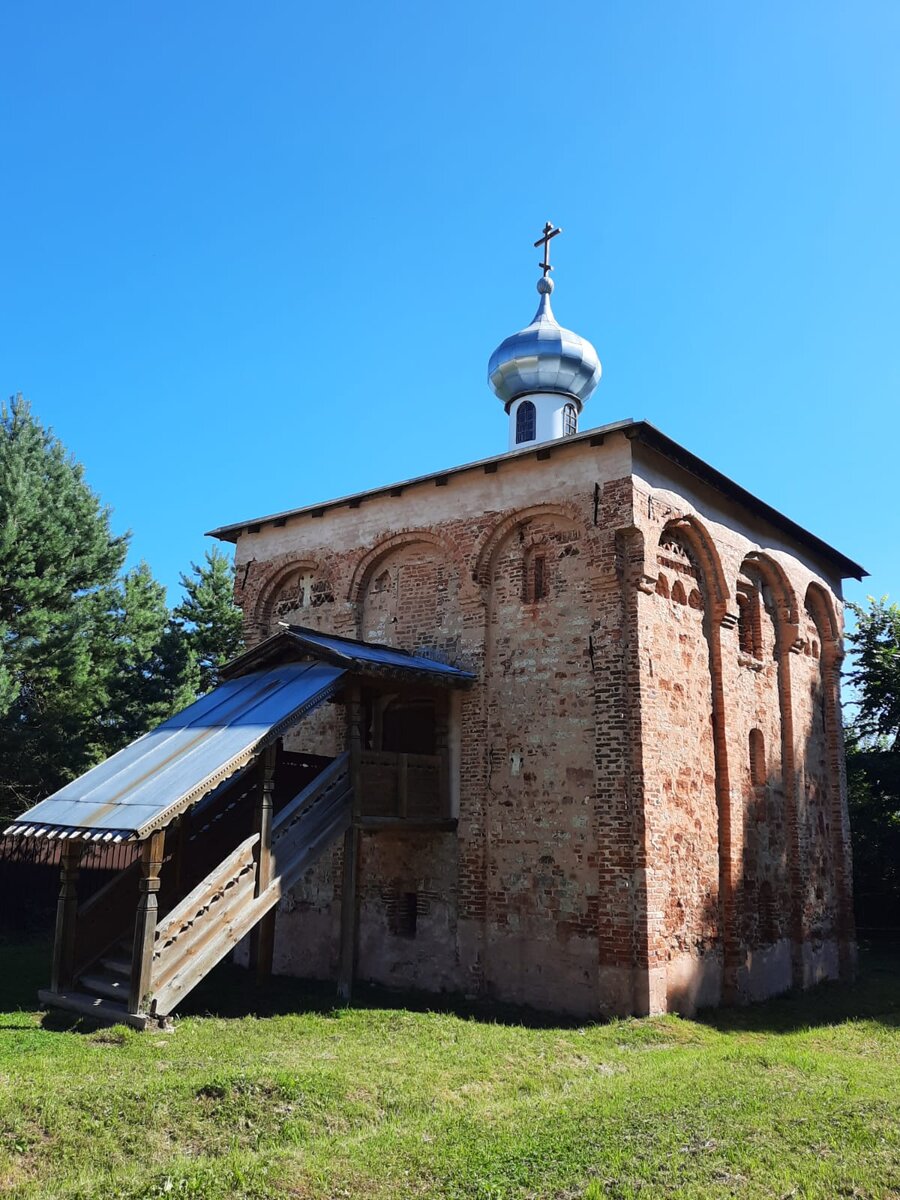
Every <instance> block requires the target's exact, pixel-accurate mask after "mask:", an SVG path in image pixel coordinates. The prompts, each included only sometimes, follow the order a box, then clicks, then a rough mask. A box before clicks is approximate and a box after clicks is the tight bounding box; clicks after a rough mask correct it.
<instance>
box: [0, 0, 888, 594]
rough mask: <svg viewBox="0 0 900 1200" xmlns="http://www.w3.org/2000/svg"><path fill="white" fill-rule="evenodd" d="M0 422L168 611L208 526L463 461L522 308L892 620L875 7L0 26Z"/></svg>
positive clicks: (317, 14) (103, 14)
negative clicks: (842, 570)
mask: <svg viewBox="0 0 900 1200" xmlns="http://www.w3.org/2000/svg"><path fill="white" fill-rule="evenodd" d="M0 45H2V46H3V48H4V55H3V65H4V72H3V73H4V81H3V99H2V101H0V162H2V164H3V187H2V198H0V220H2V230H3V233H4V237H3V247H4V249H3V270H2V277H3V287H2V291H0V388H2V394H6V395H8V394H11V393H13V392H16V391H21V392H24V393H25V394H26V395H27V396H28V397H29V398H30V399H31V401H32V404H33V407H34V409H35V412H36V413H37V415H38V416H39V418H40V419H41V420H42V421H44V422H45V423H47V424H50V425H52V426H53V427H54V429H55V431H56V432H57V434H58V435H59V436H60V438H61V439H62V440H63V441H64V442H65V444H66V445H67V446H68V447H69V449H70V450H71V451H72V452H73V453H74V454H75V455H76V457H77V458H78V459H80V460H81V461H82V462H83V463H84V464H85V467H86V470H87V475H88V478H89V480H90V482H91V484H92V485H93V486H94V488H95V489H96V490H97V491H99V492H100V494H101V495H102V497H103V498H104V500H105V501H107V502H108V503H109V504H110V505H112V507H113V509H114V524H115V526H116V528H117V529H118V530H123V529H130V530H131V531H132V559H133V560H134V561H136V560H137V559H139V558H145V559H146V560H147V561H148V562H149V563H150V565H151V567H152V569H153V571H154V573H155V574H156V575H157V576H158V577H159V578H161V579H162V580H163V581H164V582H165V583H167V584H168V585H169V586H170V597H171V598H172V599H173V600H174V599H175V597H176V592H177V579H178V574H179V572H180V571H181V570H184V569H186V568H187V566H188V563H189V562H190V560H191V559H194V560H196V559H198V558H199V557H200V556H201V555H202V553H203V550H204V545H205V543H204V539H203V536H202V534H203V531H204V530H205V529H208V528H210V527H212V526H214V525H217V524H223V523H226V522H230V521H234V520H239V519H241V518H245V517H251V516H257V515H260V514H263V513H267V512H272V511H277V510H279V509H284V508H290V507H294V506H298V505H302V504H305V503H311V502H314V501H316V500H320V499H326V498H328V497H331V496H335V495H341V494H344V493H347V492H351V491H356V490H360V489H363V488H366V487H370V486H375V485H378V484H381V483H385V482H389V481H391V480H394V479H402V478H406V477H408V476H410V475H415V474H420V473H423V472H427V471H430V470H437V469H440V468H442V467H447V466H452V465H455V464H457V463H460V462H465V461H470V460H472V459H477V458H480V457H483V456H486V455H489V454H493V453H498V452H500V451H502V450H504V449H505V446H506V418H505V416H504V414H503V410H502V407H501V405H500V404H499V402H498V401H497V400H496V399H495V398H494V397H493V395H492V394H491V392H490V391H489V390H488V387H487V384H486V380H485V371H486V365H487V359H488V357H489V355H490V352H491V350H492V349H493V348H494V346H495V345H496V344H497V343H498V342H499V341H500V340H501V339H502V338H503V337H505V336H506V335H507V334H508V333H511V332H513V331H514V330H515V329H518V328H520V327H521V326H522V325H524V324H526V323H527V321H528V320H529V319H530V318H531V316H532V312H533V309H534V307H535V300H536V297H535V292H534V282H535V279H536V277H537V271H536V263H537V259H538V257H539V255H538V253H537V252H536V251H534V250H533V249H532V248H531V243H532V241H533V240H534V239H535V238H536V237H537V236H538V233H539V231H540V227H541V226H542V224H543V222H544V221H545V220H546V219H547V218H548V217H549V218H550V219H552V220H553V221H554V222H556V223H557V224H560V225H562V226H563V227H564V229H565V233H564V235H563V237H561V238H559V239H557V240H556V242H555V244H554V261H555V262H556V264H557V266H556V271H555V281H556V288H557V290H556V293H555V295H554V307H555V311H556V315H557V317H558V318H559V319H560V321H562V322H563V323H564V324H567V325H569V326H570V327H571V328H574V329H576V330H577V331H578V332H580V333H582V334H584V335H585V336H587V337H589V338H590V339H591V340H592V341H593V342H594V344H595V345H596V346H597V349H598V351H599V354H600V357H601V359H602V361H603V367H604V377H603V381H602V383H601V384H600V387H599V389H598V390H597V392H596V393H595V395H594V397H593V399H592V400H591V401H590V403H589V405H588V407H587V408H586V410H585V414H584V418H583V426H584V425H599V424H603V423H605V422H607V421H611V420H617V419H619V418H622V417H627V416H633V417H644V418H646V419H648V420H650V421H652V422H653V423H654V424H656V425H658V426H659V427H660V428H661V429H663V430H664V431H665V432H666V433H668V434H669V435H670V436H671V437H673V438H675V439H676V440H677V441H680V442H682V443H683V444H685V445H686V446H688V447H689V448H690V449H691V450H693V451H694V452H695V453H697V454H699V455H700V456H701V457H703V458H705V459H707V460H708V461H709V462H711V463H712V464H713V465H715V466H716V467H718V468H719V469H720V470H722V471H724V472H725V473H726V474H728V475H731V476H732V477H733V478H735V479H736V480H738V481H739V482H740V483H742V484H743V485H744V486H746V487H748V488H749V489H751V490H752V491H754V492H756V493H757V494H758V495H760V496H761V497H762V498H764V499H765V500H767V501H768V502H769V503H771V504H773V505H774V506H775V507H777V508H780V509H781V510H783V511H784V512H786V513H787V514H788V515H790V516H791V517H793V518H794V519H795V520H797V521H799V522H800V523H801V524H804V525H806V526H807V527H808V528H810V529H811V530H813V531H814V532H815V533H817V534H819V535H820V536H821V537H823V538H825V539H826V540H827V541H830V542H831V543H832V544H834V545H836V546H837V547H838V548H839V549H841V550H842V551H844V552H845V553H846V554H848V555H849V556H850V557H851V558H854V559H856V560H857V561H859V562H861V563H863V565H864V566H866V567H867V568H868V569H869V571H870V572H871V574H872V578H871V579H870V580H868V581H865V583H864V584H862V585H857V584H853V583H851V584H848V587H847V595H848V597H849V598H850V599H859V598H862V597H863V596H865V594H866V593H867V592H874V593H876V594H879V595H880V594H882V593H884V592H888V593H891V595H892V596H893V598H895V599H900V561H898V532H897V528H898V521H897V510H898V505H897V476H898V474H900V461H898V445H900V405H898V392H900V365H898V332H897V331H898V314H900V219H898V213H900V153H898V146H900V72H898V71H897V70H896V61H897V52H898V46H900V5H897V4H896V0H889V2H883V3H879V2H877V0H868V2H867V3H866V4H862V5H849V4H846V3H845V2H841V3H838V2H830V0H808V2H803V0H796V2H793V3H791V4H789V5H785V4H783V3H774V2H767V0H761V2H757V3H755V4H753V5H741V6H738V5H723V4H716V3H713V2H712V0H709V2H707V3H699V2H698V3H686V4H679V5H673V4H664V3H662V2H659V3H625V2H624V0H622V2H620V3H605V2H602V3H598V0H591V2H590V3H578V4H566V3H557V4H555V5H553V6H547V5H546V4H537V3H530V2H528V0H517V2H516V3H514V4H513V3H492V4H484V3H481V4H474V3H469V2H468V0H465V2H460V3H457V4H455V5H453V6H438V5H433V4H421V3H412V2H410V3H406V4H395V3H384V4H379V5H374V4H370V3H350V4H342V5H337V4H335V5H331V6H327V7H326V6H312V5H301V4H296V3H292V4H288V3H263V4H259V5H254V6H250V5H247V4H237V3H231V2H229V0H219V2H217V3H215V4H213V3H205V2H202V0H196V2H193V3H191V4H190V5H182V6H176V5H174V4H168V3H163V4H157V5H152V6H151V5H146V4H143V5H138V4H134V3H122V4H117V5H111V4H91V3H84V4H79V5H69V4H62V3H59V4H46V3H41V2H40V0H33V2H31V3H29V4H27V5H13V4H7V5H5V6H3V9H2V11H0Z"/></svg>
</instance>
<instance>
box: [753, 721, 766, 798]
mask: <svg viewBox="0 0 900 1200" xmlns="http://www.w3.org/2000/svg"><path fill="white" fill-rule="evenodd" d="M750 782H751V783H752V784H753V786H754V787H762V785H763V784H764V783H765V782H766V745H765V742H764V740H763V735H762V730H761V729H751V730H750Z"/></svg>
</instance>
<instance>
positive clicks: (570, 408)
mask: <svg viewBox="0 0 900 1200" xmlns="http://www.w3.org/2000/svg"><path fill="white" fill-rule="evenodd" d="M577 432H578V413H577V412H576V411H575V405H574V404H567V405H566V407H565V408H564V409H563V437H570V436H571V435H572V434H573V433H577Z"/></svg>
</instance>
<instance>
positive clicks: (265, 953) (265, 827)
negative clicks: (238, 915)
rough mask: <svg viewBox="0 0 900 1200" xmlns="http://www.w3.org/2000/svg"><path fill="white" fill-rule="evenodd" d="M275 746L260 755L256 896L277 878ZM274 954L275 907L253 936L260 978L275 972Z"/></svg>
mask: <svg viewBox="0 0 900 1200" xmlns="http://www.w3.org/2000/svg"><path fill="white" fill-rule="evenodd" d="M275 758H276V749H275V746H274V745H272V746H268V747H267V748H266V749H265V750H264V751H263V752H262V754H261V755H260V757H259V784H258V789H257V804H256V825H255V829H254V832H255V833H258V834H259V842H258V843H257V869H256V889H255V891H254V893H253V894H254V896H256V897H259V896H261V895H262V894H263V892H264V891H265V890H266V888H267V887H268V886H269V884H270V883H271V882H272V880H273V879H274V878H275V861H274V857H273V854H272V805H273V797H274V792H275ZM274 954H275V909H274V908H270V909H269V911H268V912H267V913H266V915H265V916H264V917H263V918H262V919H261V920H260V922H259V924H258V925H257V926H256V928H255V929H254V930H253V934H252V936H251V940H250V962H251V965H252V966H255V968H256V974H257V977H258V978H259V979H266V978H268V976H269V975H271V974H272V958H273V956H274Z"/></svg>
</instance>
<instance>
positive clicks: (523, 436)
mask: <svg viewBox="0 0 900 1200" xmlns="http://www.w3.org/2000/svg"><path fill="white" fill-rule="evenodd" d="M536 433H537V410H536V409H535V407H534V405H533V404H532V403H531V401H530V400H523V401H522V403H521V404H520V405H519V407H518V408H517V409H516V444H517V445H518V443H519V442H533V441H534V439H535V436H536Z"/></svg>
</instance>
